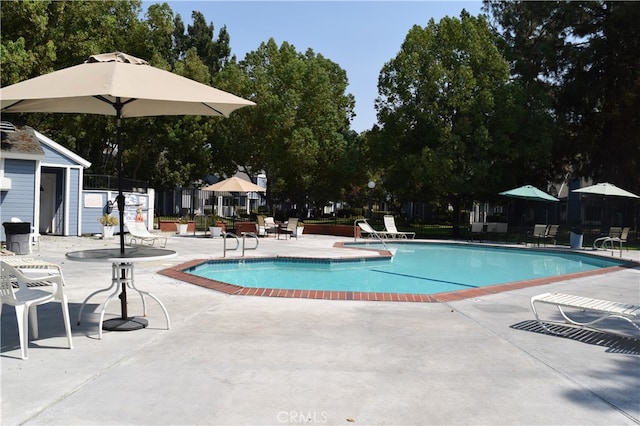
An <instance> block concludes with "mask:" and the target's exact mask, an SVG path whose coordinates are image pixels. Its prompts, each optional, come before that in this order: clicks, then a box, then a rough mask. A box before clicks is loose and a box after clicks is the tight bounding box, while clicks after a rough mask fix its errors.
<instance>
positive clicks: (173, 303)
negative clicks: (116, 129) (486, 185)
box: [0, 235, 640, 425]
mask: <svg viewBox="0 0 640 426" xmlns="http://www.w3.org/2000/svg"><path fill="white" fill-rule="evenodd" d="M337 241H342V242H344V241H350V239H348V238H339V237H324V236H311V235H304V236H303V237H301V238H299V240H295V239H293V240H279V241H278V240H275V239H273V238H271V239H261V240H260V245H259V248H258V250H256V251H253V252H247V255H251V256H254V255H260V256H264V255H271V254H280V255H299V256H336V255H337V256H359V255H360V254H359V253H356V251H355V250H353V249H349V248H343V249H340V248H334V247H333V245H334V243H335V242H337ZM40 246H41V247H40V250H39V251H36V252H35V253H33V256H32V257H37V258H42V259H43V260H47V261H51V262H55V263H59V264H61V265H62V269H63V272H64V274H65V279H66V282H67V286H66V287H65V291H66V293H67V295H68V296H69V299H70V302H71V305H70V310H71V316H72V318H75V317H76V316H77V313H78V310H79V307H80V304H81V303H82V301H83V299H84V298H85V297H86V296H87V295H88V294H89V293H91V292H92V291H94V290H96V289H98V288H101V287H104V286H106V285H107V284H108V280H109V279H110V276H111V268H110V265H107V264H100V263H81V262H71V261H68V260H66V259H65V257H64V254H65V253H66V252H68V251H73V250H79V249H85V248H100V247H116V246H117V240H109V241H102V240H95V239H91V238H74V237H43V239H42V241H41V243H40ZM167 248H170V249H173V250H176V251H177V252H178V256H177V257H175V258H173V259H169V260H164V261H157V262H149V263H144V264H139V265H136V284H137V286H138V287H140V288H141V289H143V290H148V291H151V292H152V293H153V294H154V295H156V296H157V297H158V298H160V299H161V300H162V301H163V302H164V304H165V305H166V307H167V309H168V311H169V314H170V316H171V329H170V330H166V329H165V320H164V316H163V314H162V311H161V310H160V308H159V306H158V305H157V304H156V303H155V302H154V301H153V300H148V303H147V305H148V310H149V315H148V320H149V327H148V328H146V329H143V330H138V331H133V332H105V333H104V336H103V339H102V340H98V339H97V321H98V319H99V318H98V317H99V314H98V313H99V307H100V306H99V305H98V304H99V303H100V301H101V300H103V299H101V298H100V296H98V297H97V298H96V299H93V300H92V301H91V304H89V305H88V306H87V308H86V309H85V314H83V321H82V323H81V325H77V326H76V325H75V323H74V324H73V333H74V346H75V347H74V349H73V350H68V349H66V348H65V344H66V339H65V338H64V328H63V326H62V324H61V321H60V317H61V314H60V310H59V306H56V305H55V304H51V305H46V306H43V307H41V308H40V309H39V318H40V335H41V336H40V337H41V338H40V339H39V340H37V341H32V342H31V343H30V347H29V359H28V360H26V361H23V360H21V359H19V355H20V350H19V345H18V340H17V331H16V324H15V314H14V311H13V308H11V307H7V306H5V308H4V309H3V311H2V318H1V321H2V322H1V325H2V334H1V343H2V348H1V351H0V363H1V374H2V375H1V380H2V383H1V385H2V387H1V390H2V406H1V410H0V411H1V416H2V417H1V423H2V424H3V425H15V424H48V425H49V424H59V425H86V424H101V425H104V424H130V425H151V424H175V425H182V424H212V425H279V424H305V425H309V424H331V425H347V424H356V425H381V424H387V425H389V424H391V425H424V424H536V425H539V424H554V425H555V424H581V425H582V424H601V425H612V424H616V425H618V424H640V335H639V334H638V332H637V331H636V330H634V329H633V328H632V327H631V326H629V325H628V324H626V323H625V322H624V321H615V320H611V321H607V322H606V323H605V324H603V326H605V327H608V328H609V329H610V331H613V332H616V333H624V334H626V335H630V336H636V338H628V337H620V336H617V335H614V334H610V333H600V332H592V331H583V332H581V333H576V334H573V335H572V336H571V337H570V338H563V337H557V336H551V335H547V334H543V333H541V332H540V330H539V327H538V326H537V324H536V323H534V322H533V319H534V317H533V314H532V313H531V309H530V307H529V299H530V298H531V296H532V295H535V294H539V293H542V292H546V291H552V292H553V291H558V292H565V293H570V294H579V295H584V296H589V297H598V298H603V299H609V300H618V301H627V302H631V303H640V268H635V269H623V270H620V271H617V272H613V273H609V274H606V275H598V276H591V277H583V278H579V279H573V280H569V281H562V282H557V283H552V284H546V285H542V286H538V287H528V288H523V289H518V290H512V291H507V292H504V293H499V294H493V295H486V296H483V297H480V298H471V299H465V300H459V301H454V302H447V303H399V302H360V301H331V300H313V299H288V298H274V297H251V296H232V295H227V294H223V293H220V292H216V291H212V290H209V289H206V288H203V287H199V286H195V285H191V284H187V283H184V282H181V281H177V280H175V279H172V278H169V277H166V276H162V275H159V274H157V273H156V271H158V270H160V269H164V268H167V267H170V266H173V265H176V264H179V263H182V262H187V261H190V260H193V259H201V258H208V257H220V256H221V255H222V240H221V239H218V240H211V239H207V238H198V237H177V236H172V237H170V238H169V242H168V244H167ZM605 255H607V256H611V254H610V253H607V254H605ZM230 256H232V254H230ZM616 256H618V254H616ZM623 257H625V258H630V259H633V260H636V261H640V253H639V252H637V251H629V252H626V251H625V252H623ZM129 304H130V308H129V309H130V312H133V313H138V312H140V311H141V304H140V300H139V298H136V297H130V298H129ZM118 309H119V306H118V301H117V300H116V301H112V302H111V304H110V305H109V308H108V314H109V315H110V316H115V314H117V313H118ZM541 311H542V314H543V315H545V316H546V317H548V318H554V319H558V315H557V314H556V313H555V312H554V311H553V310H552V309H551V308H545V307H541Z"/></svg>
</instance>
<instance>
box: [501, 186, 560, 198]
mask: <svg viewBox="0 0 640 426" xmlns="http://www.w3.org/2000/svg"><path fill="white" fill-rule="evenodd" d="M500 195H504V196H505V197H513V198H522V199H524V200H530V201H560V200H558V199H557V198H556V197H553V196H551V195H549V194H547V193H546V192H543V191H541V190H539V189H538V188H536V187H535V186H532V185H524V186H521V187H519V188H515V189H510V190H508V191H503V192H501V193H500Z"/></svg>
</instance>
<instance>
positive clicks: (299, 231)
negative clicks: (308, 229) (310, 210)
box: [296, 222, 304, 237]
mask: <svg viewBox="0 0 640 426" xmlns="http://www.w3.org/2000/svg"><path fill="white" fill-rule="evenodd" d="M303 231H304V222H298V227H297V228H296V236H297V237H299V236H300V235H302V232H303Z"/></svg>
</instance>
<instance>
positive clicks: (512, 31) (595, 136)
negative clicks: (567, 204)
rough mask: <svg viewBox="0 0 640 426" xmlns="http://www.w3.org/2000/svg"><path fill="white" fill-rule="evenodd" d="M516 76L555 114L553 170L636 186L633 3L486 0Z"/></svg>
mask: <svg viewBox="0 0 640 426" xmlns="http://www.w3.org/2000/svg"><path fill="white" fill-rule="evenodd" d="M484 8H485V10H486V11H487V13H488V14H490V15H491V16H492V18H493V20H494V21H495V29H496V32H497V33H498V34H500V35H501V37H502V38H503V40H504V42H505V44H506V47H507V49H506V50H505V52H507V54H508V57H509V60H510V61H511V63H512V68H513V70H514V76H515V78H519V79H520V80H521V81H522V82H523V83H524V84H526V86H527V87H529V88H534V87H536V88H538V89H539V91H538V93H544V95H543V96H545V95H546V99H547V100H549V102H547V104H548V108H549V110H550V111H551V112H552V113H553V114H554V116H555V118H556V122H555V123H554V126H555V128H554V133H555V134H556V135H559V138H558V141H557V142H556V144H555V146H554V150H553V152H554V157H555V158H556V159H557V160H558V165H557V167H556V170H561V167H562V166H566V165H569V166H573V167H572V170H573V173H574V174H575V175H576V176H585V177H591V178H593V179H595V180H599V181H604V180H610V181H612V182H617V183H622V184H624V185H625V186H627V187H628V188H629V189H631V190H634V191H636V192H638V191H640V174H638V173H637V171H638V169H640V124H639V123H638V115H639V114H638V111H640V96H639V95H638V93H640V56H639V55H638V54H637V52H638V51H640V33H639V31H640V30H639V29H638V25H637V24H636V22H638V19H640V8H639V7H638V6H637V3H635V2H624V1H621V2H617V1H572V2H528V1H513V2H503V1H486V2H485V6H484Z"/></svg>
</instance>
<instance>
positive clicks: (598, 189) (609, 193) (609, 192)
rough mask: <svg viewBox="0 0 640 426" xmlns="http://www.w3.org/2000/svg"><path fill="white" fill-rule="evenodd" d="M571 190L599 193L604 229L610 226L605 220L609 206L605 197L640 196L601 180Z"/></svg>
mask: <svg viewBox="0 0 640 426" xmlns="http://www.w3.org/2000/svg"><path fill="white" fill-rule="evenodd" d="M572 192H577V193H579V194H585V195H599V196H601V197H602V225H601V226H602V228H603V229H606V228H608V227H609V226H610V223H607V222H609V221H605V220H606V219H610V218H607V216H610V215H607V214H606V212H607V210H608V208H609V209H610V206H607V198H609V197H621V198H640V196H638V195H636V194H634V193H632V192H629V191H626V190H624V189H622V188H619V187H617V186H615V185H614V184H612V183H608V182H603V183H598V184H596V185H591V186H585V187H584V188H579V189H574V190H573V191H572Z"/></svg>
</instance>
